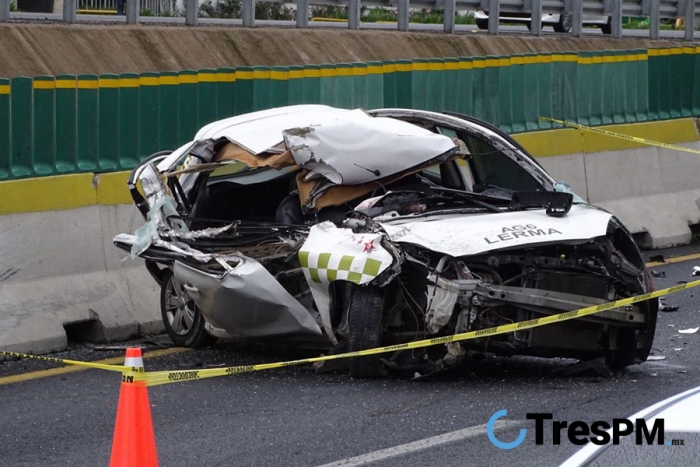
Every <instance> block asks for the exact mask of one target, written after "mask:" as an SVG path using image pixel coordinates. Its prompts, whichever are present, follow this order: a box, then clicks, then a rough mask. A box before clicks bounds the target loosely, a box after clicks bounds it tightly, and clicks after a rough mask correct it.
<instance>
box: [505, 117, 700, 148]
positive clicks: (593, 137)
mask: <svg viewBox="0 0 700 467" xmlns="http://www.w3.org/2000/svg"><path fill="white" fill-rule="evenodd" d="M603 128H605V129H606V130H609V131H614V132H617V133H622V134H625V135H630V136H637V137H640V138H649V137H650V135H653V139H654V140H656V141H659V142H662V143H668V144H678V143H692V142H695V141H700V137H698V133H697V129H696V128H695V122H694V121H693V119H692V118H682V119H677V120H663V121H655V122H643V123H627V124H623V125H606V126H604V127H603ZM512 136H513V138H514V139H515V140H516V141H517V142H519V143H520V144H522V145H523V147H524V148H525V149H527V150H528V152H529V153H530V154H532V155H533V156H535V157H551V156H564V155H567V154H579V153H593V152H604V151H623V150H625V149H636V148H641V147H645V145H644V144H639V143H634V142H631V141H626V140H622V139H617V138H611V137H609V136H605V135H601V134H597V133H593V132H588V131H580V130H573V129H558V130H544V131H535V132H529V133H519V134H515V135H512Z"/></svg>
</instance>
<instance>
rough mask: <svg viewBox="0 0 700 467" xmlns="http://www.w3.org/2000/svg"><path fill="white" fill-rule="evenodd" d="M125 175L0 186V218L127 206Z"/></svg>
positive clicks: (78, 176) (55, 178)
mask: <svg viewBox="0 0 700 467" xmlns="http://www.w3.org/2000/svg"><path fill="white" fill-rule="evenodd" d="M128 176H129V172H113V173H105V174H98V175H97V176H96V175H94V174H91V173H86V174H69V175H55V176H52V177H40V178H27V179H22V180H9V181H7V182H2V183H0V215H7V214H19V213H28V212H44V211H60V210H64V209H76V208H81V207H85V206H95V205H114V204H131V203H132V202H133V201H132V199H131V195H130V194H129V190H128V189H127V188H126V180H127V178H128Z"/></svg>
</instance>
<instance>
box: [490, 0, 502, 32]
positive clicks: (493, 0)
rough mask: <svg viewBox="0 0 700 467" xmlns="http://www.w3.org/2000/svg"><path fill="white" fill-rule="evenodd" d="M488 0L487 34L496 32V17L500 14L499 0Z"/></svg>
mask: <svg viewBox="0 0 700 467" xmlns="http://www.w3.org/2000/svg"><path fill="white" fill-rule="evenodd" d="M488 1H489V34H498V17H499V16H501V4H500V2H499V0H488Z"/></svg>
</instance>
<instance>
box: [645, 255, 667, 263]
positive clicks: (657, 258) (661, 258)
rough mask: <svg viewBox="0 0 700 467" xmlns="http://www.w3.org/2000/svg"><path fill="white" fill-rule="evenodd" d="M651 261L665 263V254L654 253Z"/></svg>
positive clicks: (650, 258)
mask: <svg viewBox="0 0 700 467" xmlns="http://www.w3.org/2000/svg"><path fill="white" fill-rule="evenodd" d="M649 261H650V262H659V263H665V262H666V260H665V259H664V255H654V256H650V257H649Z"/></svg>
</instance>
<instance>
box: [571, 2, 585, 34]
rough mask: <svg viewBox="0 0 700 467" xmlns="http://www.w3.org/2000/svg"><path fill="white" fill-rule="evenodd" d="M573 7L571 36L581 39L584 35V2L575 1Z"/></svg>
mask: <svg viewBox="0 0 700 467" xmlns="http://www.w3.org/2000/svg"><path fill="white" fill-rule="evenodd" d="M573 7H574V8H573V11H572V12H571V13H572V14H571V21H572V23H573V24H572V25H571V34H572V35H573V36H574V37H581V35H582V34H583V0H574V3H573Z"/></svg>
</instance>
